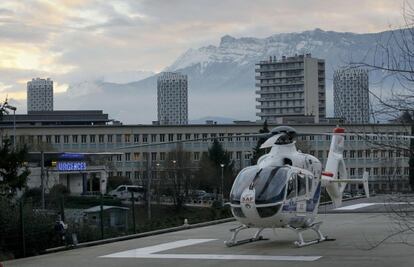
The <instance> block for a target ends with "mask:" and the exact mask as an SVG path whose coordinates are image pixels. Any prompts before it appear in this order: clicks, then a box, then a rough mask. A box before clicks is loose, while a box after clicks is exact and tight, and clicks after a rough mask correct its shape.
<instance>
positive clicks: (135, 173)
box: [134, 171, 139, 179]
mask: <svg viewBox="0 0 414 267" xmlns="http://www.w3.org/2000/svg"><path fill="white" fill-rule="evenodd" d="M134 179H139V171H134Z"/></svg>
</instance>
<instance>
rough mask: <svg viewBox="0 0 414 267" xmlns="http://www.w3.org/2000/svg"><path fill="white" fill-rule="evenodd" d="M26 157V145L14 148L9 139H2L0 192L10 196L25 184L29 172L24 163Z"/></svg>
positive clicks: (0, 148) (0, 149) (0, 150)
mask: <svg viewBox="0 0 414 267" xmlns="http://www.w3.org/2000/svg"><path fill="white" fill-rule="evenodd" d="M26 159H27V147H26V146H24V147H23V148H19V149H17V150H14V149H12V144H11V141H10V140H9V139H5V140H4V141H3V145H2V146H1V147H0V176H1V178H2V179H0V194H4V195H6V196H9V197H11V196H13V195H14V194H15V193H16V191H17V190H18V189H19V190H21V189H23V188H24V187H25V186H26V183H27V177H28V176H29V174H30V171H29V170H28V169H27V167H26V166H25V164H24V163H25V162H26Z"/></svg>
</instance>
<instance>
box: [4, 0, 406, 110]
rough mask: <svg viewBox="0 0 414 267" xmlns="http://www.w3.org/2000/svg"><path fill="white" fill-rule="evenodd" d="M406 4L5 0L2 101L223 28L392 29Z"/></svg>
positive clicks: (163, 52)
mask: <svg viewBox="0 0 414 267" xmlns="http://www.w3.org/2000/svg"><path fill="white" fill-rule="evenodd" d="M409 2H410V1H408V3H409ZM403 7H404V1H402V0H347V1H343V0H290V1H284V0H255V1H251V0H164V1H161V0H149V1H144V0H143V1H141V0H129V1H127V0H125V1H111V0H102V1H99V0H32V1H30V0H15V1H9V0H2V1H1V2H0V100H1V101H3V100H4V99H5V98H6V96H8V98H9V102H10V103H12V104H13V103H15V104H16V105H17V107H18V113H22V112H23V111H25V110H26V107H25V105H26V102H25V101H26V83H27V81H29V80H31V78H33V77H42V78H46V77H51V78H52V79H53V80H54V90H55V93H62V92H65V91H66V90H67V88H68V86H69V85H70V84H73V83H77V82H81V81H88V80H94V79H98V78H101V77H104V76H107V75H111V74H114V73H120V72H121V73H122V72H131V71H132V72H133V71H152V72H159V71H161V70H163V69H164V68H165V67H167V66H169V65H170V64H172V63H173V62H174V60H175V59H176V58H178V57H179V56H180V55H181V54H182V53H184V52H185V51H186V50H188V49H190V48H198V47H201V46H205V45H210V44H213V45H217V44H218V43H219V41H220V37H221V36H223V35H226V34H229V35H232V36H235V37H246V36H250V37H267V36H269V35H272V34H275V33H282V32H301V31H304V30H312V29H314V28H321V29H323V30H334V31H350V32H357V33H365V32H379V31H383V30H388V29H390V28H392V27H398V26H400V25H402V24H403V20H402V13H403ZM55 109H59V107H56V106H55ZM102 109H105V107H102ZM19 111H20V112H19ZM207 115H208V114H206V116H207Z"/></svg>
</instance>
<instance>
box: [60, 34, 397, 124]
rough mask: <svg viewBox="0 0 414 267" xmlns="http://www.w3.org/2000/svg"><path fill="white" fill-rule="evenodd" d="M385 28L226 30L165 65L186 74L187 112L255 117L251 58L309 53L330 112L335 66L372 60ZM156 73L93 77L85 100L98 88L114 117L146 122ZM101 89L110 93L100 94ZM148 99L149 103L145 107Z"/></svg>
mask: <svg viewBox="0 0 414 267" xmlns="http://www.w3.org/2000/svg"><path fill="white" fill-rule="evenodd" d="M389 34H390V32H382V33H373V34H355V33H349V32H333V31H323V30H321V29H315V30H312V31H304V32H301V33H283V34H275V35H272V36H270V37H267V38H245V37H243V38H234V37H231V36H229V35H225V36H223V37H222V38H221V42H220V44H219V45H218V46H213V45H209V46H205V47H201V48H191V49H189V50H188V51H186V52H185V53H183V54H182V55H181V56H180V57H178V58H177V60H176V61H175V62H174V63H173V64H171V65H170V66H168V67H166V68H165V71H179V72H182V73H185V74H187V75H188V84H189V90H188V91H189V113H190V114H189V115H190V118H197V117H205V116H218V117H230V118H237V119H250V120H255V119H256V116H255V112H256V110H255V93H254V92H255V90H256V88H255V64H256V63H258V62H259V61H261V60H266V59H268V58H269V56H276V57H277V58H281V57H282V56H292V55H295V54H304V53H311V54H312V56H313V57H317V58H321V59H325V63H326V89H327V112H328V115H332V113H333V112H332V111H333V100H332V77H333V71H334V70H336V69H338V68H340V67H341V66H344V65H346V64H347V63H348V62H351V61H356V62H358V61H362V60H364V61H366V62H371V61H373V60H375V57H376V56H374V54H373V53H374V50H375V47H376V44H377V43H378V42H380V41H381V40H386V39H387V37H388V36H389ZM156 79H157V74H156V75H152V76H150V77H148V78H145V79H142V80H140V81H137V82H131V83H127V84H117V83H108V82H105V81H104V82H102V81H101V82H98V83H97V86H98V87H99V88H100V90H97V89H96V88H95V87H94V86H92V88H93V90H92V91H93V92H95V95H94V93H91V94H90V95H91V97H89V98H88V100H89V101H90V100H91V99H94V98H95V96H96V94H97V92H99V106H100V107H101V109H104V110H108V109H110V110H108V112H111V115H112V117H114V118H117V119H120V120H122V121H125V122H129V123H132V122H134V123H138V122H139V123H142V122H145V123H148V122H150V121H152V120H156V105H157V103H156V91H157V89H156V88H157V85H156ZM370 80H375V77H372V76H370ZM72 90H75V88H72ZM70 91H71V90H68V93H70ZM75 91H76V90H75ZM77 91H79V90H77ZM81 91H82V92H83V91H84V90H83V89H82V90H81ZM102 93H105V94H106V95H108V96H109V97H102V95H103V94H102ZM124 101H126V102H124ZM148 101H152V102H151V103H148ZM129 103H133V104H131V105H129ZM229 103H236V105H229ZM150 105H152V106H153V108H150V109H149V108H148V107H149V106H150ZM95 106H96V105H95ZM152 106H151V107H152ZM108 107H110V108H108ZM144 107H145V108H144ZM121 111H123V112H122V114H121Z"/></svg>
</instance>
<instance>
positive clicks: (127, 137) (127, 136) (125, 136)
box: [124, 134, 131, 143]
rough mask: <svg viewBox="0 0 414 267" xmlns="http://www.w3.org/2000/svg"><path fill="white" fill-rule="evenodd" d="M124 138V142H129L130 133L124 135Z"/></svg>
mask: <svg viewBox="0 0 414 267" xmlns="http://www.w3.org/2000/svg"><path fill="white" fill-rule="evenodd" d="M124 140H125V143H131V135H130V134H126V135H124Z"/></svg>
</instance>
